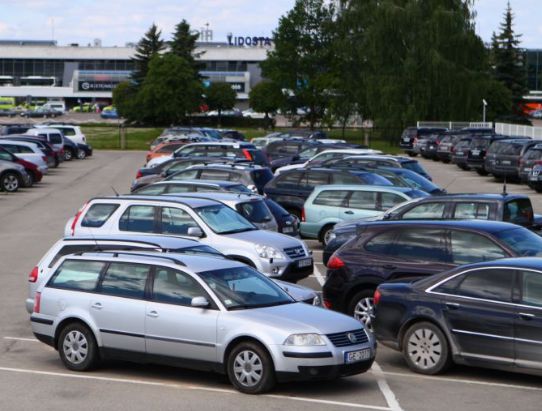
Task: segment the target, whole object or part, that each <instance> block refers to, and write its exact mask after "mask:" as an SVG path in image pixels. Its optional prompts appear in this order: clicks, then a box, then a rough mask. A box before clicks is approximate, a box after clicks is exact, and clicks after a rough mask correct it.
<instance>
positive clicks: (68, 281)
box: [47, 260, 105, 291]
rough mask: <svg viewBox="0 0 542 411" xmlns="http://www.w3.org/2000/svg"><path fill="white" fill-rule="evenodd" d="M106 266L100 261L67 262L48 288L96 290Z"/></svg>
mask: <svg viewBox="0 0 542 411" xmlns="http://www.w3.org/2000/svg"><path fill="white" fill-rule="evenodd" d="M104 266H105V263H102V262H100V261H84V260H66V261H64V262H63V263H62V265H61V266H60V267H59V268H58V270H56V272H55V274H54V275H53V276H52V277H51V279H50V280H49V283H48V284H47V286H48V287H55V288H63V289H66V290H76V291H91V290H94V289H95V288H96V285H97V284H98V280H99V278H100V273H101V271H102V269H103V268H104Z"/></svg>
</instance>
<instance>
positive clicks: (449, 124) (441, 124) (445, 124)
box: [416, 121, 493, 130]
mask: <svg viewBox="0 0 542 411" xmlns="http://www.w3.org/2000/svg"><path fill="white" fill-rule="evenodd" d="M416 125H417V127H418V128H420V127H428V128H433V127H437V128H447V129H448V130H459V129H462V128H466V127H469V128H492V127H493V123H487V122H486V123H484V122H481V121H480V122H468V121H418V122H417V123H416Z"/></svg>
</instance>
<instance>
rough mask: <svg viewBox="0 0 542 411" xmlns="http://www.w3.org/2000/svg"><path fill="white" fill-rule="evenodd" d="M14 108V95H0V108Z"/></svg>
mask: <svg viewBox="0 0 542 411" xmlns="http://www.w3.org/2000/svg"><path fill="white" fill-rule="evenodd" d="M14 108H15V97H0V110H13V109H14Z"/></svg>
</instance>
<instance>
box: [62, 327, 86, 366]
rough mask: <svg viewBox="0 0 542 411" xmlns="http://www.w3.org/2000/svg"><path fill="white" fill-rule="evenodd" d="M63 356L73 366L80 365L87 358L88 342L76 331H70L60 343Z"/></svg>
mask: <svg viewBox="0 0 542 411" xmlns="http://www.w3.org/2000/svg"><path fill="white" fill-rule="evenodd" d="M62 350H63V352H64V356H65V357H66V359H67V360H68V361H70V362H71V363H73V364H81V363H82V362H83V361H85V359H86V358H87V354H88V341H87V338H86V337H85V335H84V334H83V333H81V332H80V331H78V330H72V331H70V332H69V333H68V334H66V337H65V338H64V341H63V343H62Z"/></svg>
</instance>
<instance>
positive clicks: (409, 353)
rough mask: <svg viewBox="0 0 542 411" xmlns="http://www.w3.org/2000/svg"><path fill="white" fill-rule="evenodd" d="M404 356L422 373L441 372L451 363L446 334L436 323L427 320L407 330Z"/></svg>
mask: <svg viewBox="0 0 542 411" xmlns="http://www.w3.org/2000/svg"><path fill="white" fill-rule="evenodd" d="M403 356H404V357H405V360H406V362H407V365H408V367H409V368H410V369H411V370H412V371H414V372H417V373H420V374H427V375H435V374H439V373H442V372H444V371H445V370H446V369H447V368H448V367H449V366H450V364H451V355H450V348H449V345H448V340H447V339H446V336H445V335H444V333H443V332H442V331H441V330H440V328H438V327H437V326H436V325H435V324H432V323H430V322H426V321H423V322H418V323H415V324H413V325H411V326H410V327H409V328H408V330H407V331H406V332H405V335H404V337H403Z"/></svg>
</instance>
